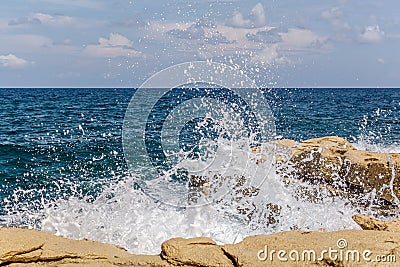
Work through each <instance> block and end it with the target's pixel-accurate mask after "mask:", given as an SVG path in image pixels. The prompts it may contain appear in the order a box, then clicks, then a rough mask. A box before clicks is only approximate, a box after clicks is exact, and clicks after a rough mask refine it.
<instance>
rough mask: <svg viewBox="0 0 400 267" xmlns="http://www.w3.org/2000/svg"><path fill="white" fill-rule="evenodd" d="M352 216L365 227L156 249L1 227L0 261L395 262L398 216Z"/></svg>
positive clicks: (399, 242) (399, 255)
mask: <svg viewBox="0 0 400 267" xmlns="http://www.w3.org/2000/svg"><path fill="white" fill-rule="evenodd" d="M354 220H355V221H356V222H357V223H359V224H360V226H361V227H362V228H363V229H367V230H341V231H335V232H325V231H313V232H309V231H287V232H281V233H275V234H271V235H257V236H251V237H247V238H245V239H244V240H243V241H242V242H240V243H238V244H227V245H217V244H216V243H215V242H214V241H213V240H211V239H209V238H205V237H200V238H191V239H183V238H173V239H170V240H168V241H165V242H164V243H163V244H162V246H161V253H160V254H159V255H133V254H129V253H128V252H127V251H126V250H125V249H123V248H121V247H117V246H113V245H109V244H103V243H99V242H94V241H89V240H71V239H66V238H62V237H57V236H54V235H52V234H49V233H45V232H40V231H36V230H28V229H17V228H0V266H226V267H229V266H232V267H233V266H381V265H383V266H400V224H399V221H397V220H395V221H391V222H382V221H379V220H376V219H373V218H370V217H367V216H365V215H356V216H354ZM397 262H398V263H397Z"/></svg>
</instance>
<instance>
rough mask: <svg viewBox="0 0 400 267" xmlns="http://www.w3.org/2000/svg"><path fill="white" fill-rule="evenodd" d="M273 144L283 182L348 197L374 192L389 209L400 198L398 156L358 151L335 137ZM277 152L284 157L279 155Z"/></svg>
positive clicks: (399, 163) (381, 203)
mask: <svg viewBox="0 0 400 267" xmlns="http://www.w3.org/2000/svg"><path fill="white" fill-rule="evenodd" d="M274 143H275V144H276V145H277V151H278V156H277V166H278V172H279V174H280V175H281V176H282V177H283V179H285V178H295V179H300V180H305V181H310V182H312V183H315V184H320V185H324V186H327V187H329V188H330V189H332V190H331V191H335V190H336V192H337V193H344V194H345V195H346V196H347V197H349V196H350V197H351V196H352V195H353V196H354V195H358V196H359V195H361V194H365V193H370V192H372V191H375V192H376V194H377V199H379V200H380V203H379V204H380V205H385V206H387V207H388V208H390V206H391V205H394V204H395V202H396V201H397V198H398V196H400V154H398V153H373V152H368V151H364V150H358V149H356V148H355V147H354V146H353V145H352V144H350V143H349V142H348V141H347V140H345V139H343V138H340V137H336V136H327V137H322V138H315V139H310V140H306V141H303V142H295V141H293V140H287V139H284V140H279V141H275V142H274ZM279 151H280V152H281V154H282V155H286V156H285V157H282V156H280V154H279ZM282 151H283V152H282ZM396 206H397V205H396Z"/></svg>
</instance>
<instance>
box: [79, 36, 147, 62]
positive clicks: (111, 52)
mask: <svg viewBox="0 0 400 267" xmlns="http://www.w3.org/2000/svg"><path fill="white" fill-rule="evenodd" d="M85 52H86V53H87V54H88V55H91V56H94V57H111V58H113V57H139V56H142V53H141V52H139V51H137V50H135V49H133V44H132V41H131V40H129V39H128V38H126V37H125V36H123V35H121V34H118V33H110V38H109V39H107V38H102V37H101V38H99V43H98V44H96V45H88V46H87V47H86V48H85Z"/></svg>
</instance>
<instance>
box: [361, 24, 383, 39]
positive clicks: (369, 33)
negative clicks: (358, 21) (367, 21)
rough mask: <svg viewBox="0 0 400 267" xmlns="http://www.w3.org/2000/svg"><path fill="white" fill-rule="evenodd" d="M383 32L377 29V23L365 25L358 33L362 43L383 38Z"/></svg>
mask: <svg viewBox="0 0 400 267" xmlns="http://www.w3.org/2000/svg"><path fill="white" fill-rule="evenodd" d="M384 37H385V33H384V32H383V31H382V30H381V29H379V26H378V25H375V26H367V27H365V29H364V31H363V32H362V33H361V34H360V35H359V40H360V42H363V43H378V42H380V41H382V40H383V38H384Z"/></svg>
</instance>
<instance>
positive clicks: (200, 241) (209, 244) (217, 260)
mask: <svg viewBox="0 0 400 267" xmlns="http://www.w3.org/2000/svg"><path fill="white" fill-rule="evenodd" d="M161 249H162V254H161V256H162V257H163V258H164V259H166V260H167V261H168V262H169V263H172V264H175V265H178V266H181V265H189V266H210V267H218V266H226V267H229V266H234V265H233V263H232V261H231V260H230V259H229V258H228V257H227V256H226V255H225V254H224V252H223V250H222V249H221V247H220V246H218V245H217V244H216V243H215V242H214V241H213V240H212V239H210V238H206V237H199V238H190V239H184V238H173V239H170V240H168V241H166V242H164V243H163V244H162V246H161Z"/></svg>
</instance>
